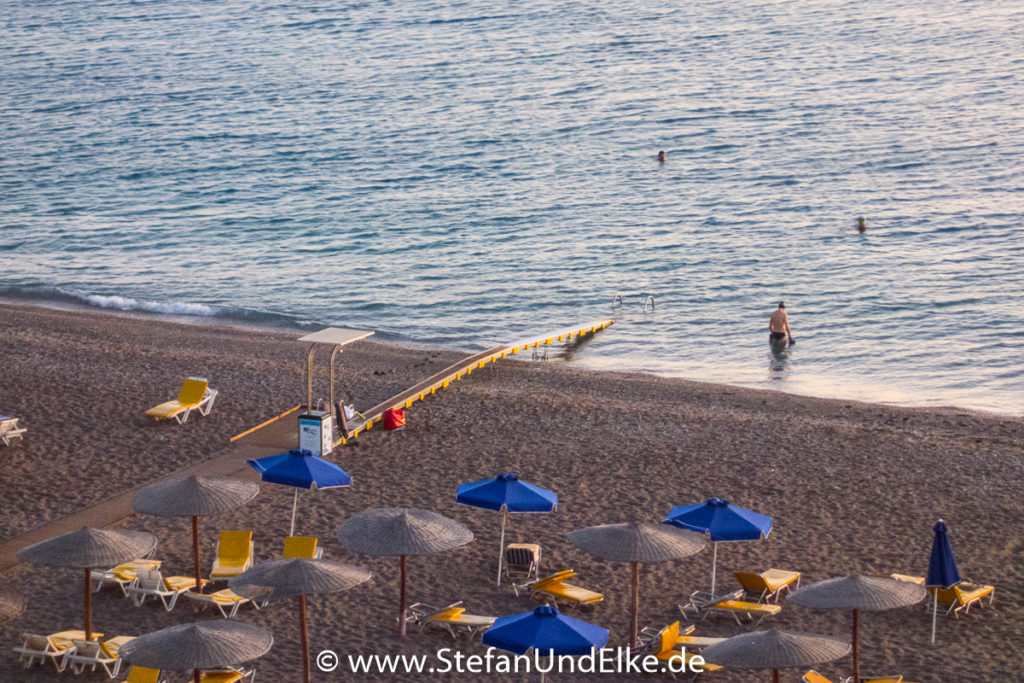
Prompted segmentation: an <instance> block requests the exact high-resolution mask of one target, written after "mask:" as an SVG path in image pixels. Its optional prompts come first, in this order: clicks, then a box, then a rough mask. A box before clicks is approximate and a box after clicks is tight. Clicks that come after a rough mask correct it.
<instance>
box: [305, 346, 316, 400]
mask: <svg viewBox="0 0 1024 683" xmlns="http://www.w3.org/2000/svg"><path fill="white" fill-rule="evenodd" d="M315 352H316V344H310V345H309V356H308V357H307V358H306V410H312V408H313V354H314V353H315Z"/></svg>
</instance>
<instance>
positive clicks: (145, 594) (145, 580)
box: [128, 569, 209, 612]
mask: <svg viewBox="0 0 1024 683" xmlns="http://www.w3.org/2000/svg"><path fill="white" fill-rule="evenodd" d="M138 574H139V579H138V581H137V582H136V583H135V585H134V586H129V587H128V595H129V596H130V597H131V599H132V602H134V603H135V606H136V607H141V606H142V603H144V602H145V601H146V598H151V597H152V598H158V599H159V600H160V602H162V603H163V605H164V609H165V610H167V611H168V612H170V611H171V610H172V609H174V605H175V604H176V603H177V602H178V596H180V595H181V594H182V593H185V592H187V591H190V590H192V589H193V588H195V587H196V580H195V578H194V577H192V576H164V575H163V574H162V573H161V572H160V570H159V569H150V570H145V569H140V570H139V572H138ZM202 581H203V583H204V584H206V583H209V581H208V580H207V579H203V580H202Z"/></svg>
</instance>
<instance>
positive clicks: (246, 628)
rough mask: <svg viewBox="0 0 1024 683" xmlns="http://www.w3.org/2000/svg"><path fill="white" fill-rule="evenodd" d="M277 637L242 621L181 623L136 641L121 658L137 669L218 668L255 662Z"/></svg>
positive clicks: (195, 670)
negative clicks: (142, 667) (140, 667)
mask: <svg viewBox="0 0 1024 683" xmlns="http://www.w3.org/2000/svg"><path fill="white" fill-rule="evenodd" d="M273 644H274V636H273V634H271V633H270V631H268V630H267V629H265V628H262V627H260V626H254V625H253V624H246V623H244V622H240V621H228V620H220V619H218V620H215V621H199V622H195V623H191V624H177V625H176V626H168V627H167V628H162V629H160V630H159V631H153V632H152V633H147V634H146V635H144V636H139V637H138V638H133V639H132V640H130V641H129V642H127V643H125V644H124V645H122V646H121V649H120V650H119V651H118V654H119V656H120V657H121V659H123V660H124V661H126V662H128V663H129V664H132V665H135V666H144V667H148V668H150V669H160V670H164V671H189V670H191V671H192V676H193V678H194V680H195V683H199V679H200V669H217V668H221V667H225V666H237V665H239V664H244V663H245V662H251V661H252V660H254V659H259V658H260V657H262V656H263V655H265V654H267V652H268V651H269V650H270V646H271V645H273Z"/></svg>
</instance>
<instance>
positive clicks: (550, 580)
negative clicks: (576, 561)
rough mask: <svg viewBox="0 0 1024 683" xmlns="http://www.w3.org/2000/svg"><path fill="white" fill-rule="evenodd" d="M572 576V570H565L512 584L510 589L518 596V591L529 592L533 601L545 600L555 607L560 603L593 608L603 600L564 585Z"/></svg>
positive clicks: (571, 585) (567, 584)
mask: <svg viewBox="0 0 1024 683" xmlns="http://www.w3.org/2000/svg"><path fill="white" fill-rule="evenodd" d="M574 576H576V572H575V571H574V570H572V569H565V570H562V571H560V572H558V573H557V574H552V575H551V576H545V577H544V578H543V579H537V580H536V581H531V582H529V583H524V584H518V583H513V584H512V589H513V590H514V591H515V593H516V595H519V592H520V591H526V590H529V591H530V594H531V595H532V596H533V598H534V599H535V600H546V601H548V602H553V603H555V605H556V606H557V605H558V604H560V603H561V604H562V605H568V606H573V607H593V606H594V605H596V604H597V603H599V602H602V601H603V600H604V595H603V594H602V593H597V592H595V591H592V590H589V589H587V588H583V587H581V586H576V585H573V584H570V583H566V580H568V579H571V578H573V577H574Z"/></svg>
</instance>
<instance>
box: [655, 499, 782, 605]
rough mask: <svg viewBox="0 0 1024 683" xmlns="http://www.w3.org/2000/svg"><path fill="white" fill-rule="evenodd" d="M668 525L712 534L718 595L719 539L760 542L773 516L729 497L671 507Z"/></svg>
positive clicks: (767, 530) (712, 584) (712, 567)
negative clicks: (750, 508)
mask: <svg viewBox="0 0 1024 683" xmlns="http://www.w3.org/2000/svg"><path fill="white" fill-rule="evenodd" d="M664 522H665V524H671V525H673V526H677V527H679V528H680V529H690V530H691V531H700V532H701V533H705V534H708V535H709V536H710V539H711V551H712V553H711V558H712V559H711V595H712V596H713V595H714V594H715V569H716V567H717V565H718V542H719V541H756V540H759V539H762V538H765V537H767V536H768V534H769V533H770V532H771V530H772V518H771V517H769V516H767V515H762V514H761V513H759V512H753V511H752V510H747V509H746V508H741V507H739V506H738V505H732V504H731V503H729V501H727V500H726V499H725V498H708V499H707V500H706V501H705V502H703V503H694V504H693V505H682V506H679V507H674V508H672V509H671V510H669V513H668V517H666V518H665V520H664Z"/></svg>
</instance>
